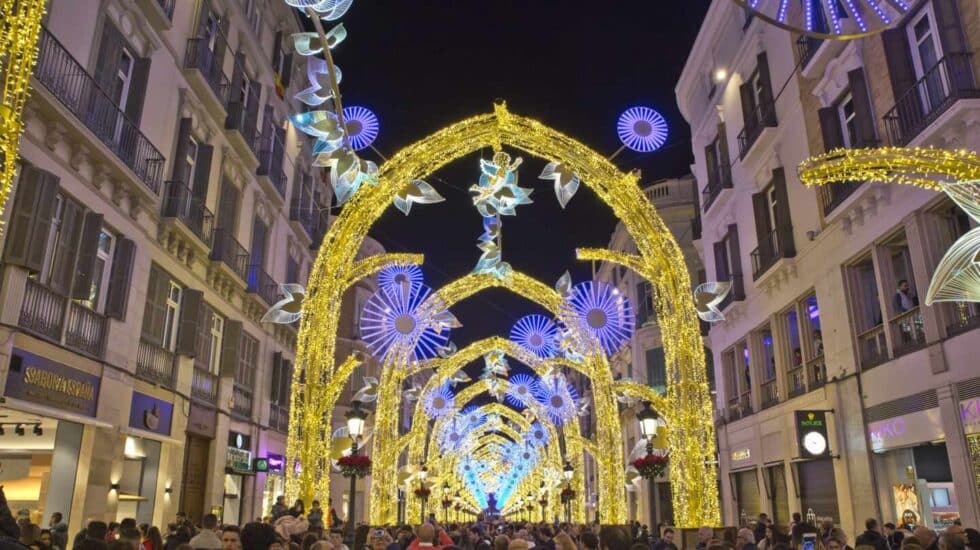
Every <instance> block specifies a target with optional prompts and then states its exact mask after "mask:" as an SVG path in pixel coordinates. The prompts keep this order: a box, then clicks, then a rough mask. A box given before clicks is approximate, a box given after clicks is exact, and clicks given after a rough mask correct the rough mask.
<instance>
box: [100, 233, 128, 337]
mask: <svg viewBox="0 0 980 550" xmlns="http://www.w3.org/2000/svg"><path fill="white" fill-rule="evenodd" d="M135 257H136V243H135V242H133V240H132V239H127V238H125V237H120V238H118V239H116V248H115V250H114V251H113V258H112V270H111V271H110V272H109V284H108V285H107V288H106V300H105V314H106V317H110V318H112V319H118V320H120V321H125V320H126V308H127V306H128V305H129V291H130V288H131V287H132V280H133V261H134V259H135Z"/></svg>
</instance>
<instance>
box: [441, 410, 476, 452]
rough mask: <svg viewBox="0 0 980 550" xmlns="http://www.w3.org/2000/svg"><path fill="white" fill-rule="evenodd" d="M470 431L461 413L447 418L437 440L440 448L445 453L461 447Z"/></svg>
mask: <svg viewBox="0 0 980 550" xmlns="http://www.w3.org/2000/svg"><path fill="white" fill-rule="evenodd" d="M468 431H469V430H468V427H467V426H466V423H465V421H464V420H462V419H461V418H460V417H459V415H453V417H452V418H446V419H445V420H444V421H443V424H442V428H441V429H440V430H439V431H438V434H437V435H438V437H437V438H436V441H437V442H438V443H439V449H440V450H442V452H444V453H448V452H451V451H455V450H457V449H459V448H460V445H461V444H462V442H463V439H464V438H465V437H466V433H467V432H468Z"/></svg>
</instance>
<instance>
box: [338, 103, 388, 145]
mask: <svg viewBox="0 0 980 550" xmlns="http://www.w3.org/2000/svg"><path fill="white" fill-rule="evenodd" d="M344 122H345V123H346V124H347V138H348V139H350V145H351V147H353V148H354V150H355V151H360V150H361V149H366V148H368V147H369V146H370V145H371V144H372V143H374V140H375V139H377V138H378V132H379V130H380V129H381V125H380V123H379V122H378V116H377V115H375V114H374V113H373V112H371V110H370V109H368V108H366V107H359V106H356V105H354V106H350V107H344Z"/></svg>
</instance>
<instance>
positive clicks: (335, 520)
mask: <svg viewBox="0 0 980 550" xmlns="http://www.w3.org/2000/svg"><path fill="white" fill-rule="evenodd" d="M327 507H328V508H330V515H329V516H327V517H328V518H329V519H330V525H329V527H330V528H331V529H333V528H334V527H339V526H340V524H341V523H343V521H341V519H340V516H339V515H337V509H336V508H334V507H333V499H327Z"/></svg>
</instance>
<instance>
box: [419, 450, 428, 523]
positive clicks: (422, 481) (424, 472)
mask: <svg viewBox="0 0 980 550" xmlns="http://www.w3.org/2000/svg"><path fill="white" fill-rule="evenodd" d="M427 477H429V469H428V468H427V467H425V465H423V466H422V468H421V469H420V470H419V493H420V494H419V496H420V497H421V498H422V506H421V511H422V519H421V520H419V523H420V524H421V523H425V503H426V501H428V500H429V496H428V495H426V494H425V490H426V489H425V478H427Z"/></svg>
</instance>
